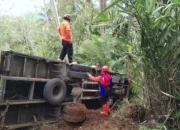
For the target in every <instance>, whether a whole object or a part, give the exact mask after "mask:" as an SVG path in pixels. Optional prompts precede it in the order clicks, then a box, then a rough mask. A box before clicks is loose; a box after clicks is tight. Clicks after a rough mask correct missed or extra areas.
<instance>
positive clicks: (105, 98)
mask: <svg viewBox="0 0 180 130" xmlns="http://www.w3.org/2000/svg"><path fill="white" fill-rule="evenodd" d="M110 96H112V90H111V89H105V95H103V96H101V97H100V103H101V105H104V104H106V102H107V101H108V99H109V97H110Z"/></svg>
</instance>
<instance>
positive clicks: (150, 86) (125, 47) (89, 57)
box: [0, 0, 180, 129]
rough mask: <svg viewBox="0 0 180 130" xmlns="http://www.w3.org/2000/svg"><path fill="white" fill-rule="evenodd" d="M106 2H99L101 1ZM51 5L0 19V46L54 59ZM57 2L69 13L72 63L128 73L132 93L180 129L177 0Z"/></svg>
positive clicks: (56, 42)
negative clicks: (97, 3)
mask: <svg viewBox="0 0 180 130" xmlns="http://www.w3.org/2000/svg"><path fill="white" fill-rule="evenodd" d="M100 1H101V2H104V1H103V0H100ZM49 5H50V3H48V2H47V3H46V4H45V7H42V11H41V12H36V13H33V14H27V15H26V16H24V17H15V18H9V17H3V18H1V19H0V29H1V30H3V31H1V33H0V45H1V46H0V49H1V50H14V51H18V52H23V53H27V54H31V55H38V56H43V57H47V58H55V59H56V58H57V57H58V56H59V53H60V50H61V45H60V41H59V38H58V33H57V27H56V24H55V19H54V16H53V12H52V11H51V7H50V6H49ZM93 5H94V3H93V2H92V1H91V0H90V1H89V0H86V1H84V0H78V1H74V2H72V0H58V11H59V15H60V16H63V15H64V14H65V13H70V14H72V16H73V21H72V25H73V45H74V49H75V55H74V58H75V60H76V61H78V62H80V63H83V64H88V65H94V64H98V65H99V66H102V65H105V64H106V65H108V66H110V67H111V69H113V70H115V71H119V72H121V73H127V74H128V76H129V79H130V80H131V81H132V86H133V92H134V93H136V95H137V97H140V99H142V102H143V103H144V104H145V105H146V107H148V108H150V109H151V110H152V111H153V112H154V115H155V117H157V118H156V119H158V121H160V122H161V123H163V124H165V125H166V126H167V128H171V129H173V128H176V129H180V121H179V118H180V101H179V100H180V86H179V84H178V78H179V77H178V75H177V72H178V70H179V61H180V60H179V56H180V46H179V44H180V41H179V40H180V27H179V25H180V16H179V13H180V2H179V1H178V0H111V3H110V4H109V5H108V4H107V5H106V6H107V7H106V8H105V9H104V8H101V10H100V9H99V8H94V6H93Z"/></svg>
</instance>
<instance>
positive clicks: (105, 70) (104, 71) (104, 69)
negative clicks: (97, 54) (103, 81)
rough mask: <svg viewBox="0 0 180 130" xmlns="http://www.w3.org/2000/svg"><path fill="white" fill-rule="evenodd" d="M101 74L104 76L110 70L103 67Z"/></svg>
mask: <svg viewBox="0 0 180 130" xmlns="http://www.w3.org/2000/svg"><path fill="white" fill-rule="evenodd" d="M101 72H102V73H103V74H104V73H107V72H109V68H108V67H107V66H103V67H102V68H101Z"/></svg>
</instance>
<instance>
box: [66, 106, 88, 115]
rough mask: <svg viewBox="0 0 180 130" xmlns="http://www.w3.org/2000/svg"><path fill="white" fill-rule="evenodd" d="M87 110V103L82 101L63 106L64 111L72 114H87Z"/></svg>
mask: <svg viewBox="0 0 180 130" xmlns="http://www.w3.org/2000/svg"><path fill="white" fill-rule="evenodd" d="M86 111H87V109H86V107H85V105H83V104H81V103H72V104H70V105H66V106H64V108H63V112H64V113H65V114H68V115H71V116H84V115H86Z"/></svg>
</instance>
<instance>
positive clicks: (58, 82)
mask: <svg viewBox="0 0 180 130" xmlns="http://www.w3.org/2000/svg"><path fill="white" fill-rule="evenodd" d="M0 56H1V57H0V74H1V75H0V128H1V129H16V128H21V127H26V126H32V125H37V124H38V125H39V124H41V123H53V122H57V121H58V119H59V117H60V114H61V111H62V108H63V106H65V105H67V104H70V103H72V102H82V101H84V100H92V99H98V98H99V94H98V93H99V87H98V83H96V82H92V81H89V80H88V77H87V74H86V72H89V73H91V74H92V75H94V76H96V75H99V74H100V73H101V71H100V70H99V69H94V68H91V67H89V66H85V65H69V64H66V63H64V62H60V61H56V60H49V59H44V58H42V57H36V56H30V55H25V54H20V53H16V52H12V51H2V52H1V55H0ZM111 75H112V77H113V84H114V85H113V90H114V96H113V97H112V98H113V100H114V101H116V100H117V99H119V98H123V97H128V95H129V88H130V86H129V83H128V80H127V79H126V75H122V74H118V73H113V72H111Z"/></svg>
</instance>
